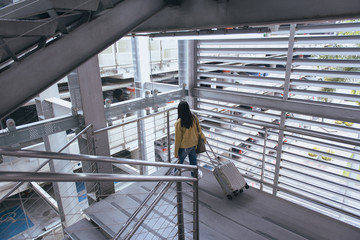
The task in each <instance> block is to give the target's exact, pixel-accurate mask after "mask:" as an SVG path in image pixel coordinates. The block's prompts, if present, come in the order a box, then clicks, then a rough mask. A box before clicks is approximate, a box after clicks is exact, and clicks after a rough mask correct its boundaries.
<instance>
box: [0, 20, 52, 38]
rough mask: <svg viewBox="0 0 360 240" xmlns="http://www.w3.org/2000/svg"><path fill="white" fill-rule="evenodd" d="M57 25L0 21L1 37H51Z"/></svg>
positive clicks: (39, 22)
mask: <svg viewBox="0 0 360 240" xmlns="http://www.w3.org/2000/svg"><path fill="white" fill-rule="evenodd" d="M56 28H57V23H56V22H52V21H29V20H26V21H25V20H5V19H0V36H2V37H3V38H9V37H18V36H51V35H53V34H55V31H56Z"/></svg>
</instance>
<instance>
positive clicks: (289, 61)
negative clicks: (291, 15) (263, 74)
mask: <svg viewBox="0 0 360 240" xmlns="http://www.w3.org/2000/svg"><path fill="white" fill-rule="evenodd" d="M295 31H296V24H291V25H290V36H289V46H288V54H287V61H286V71H285V83H284V94H283V95H284V97H283V100H287V99H288V98H289V89H290V76H291V68H292V58H293V52H294V42H295ZM285 120H286V112H285V111H281V117H280V128H281V129H280V130H279V138H278V148H277V153H276V165H275V172H274V174H275V176H274V186H275V187H274V188H273V195H275V196H276V194H277V186H278V181H279V173H280V162H281V153H282V145H283V141H284V130H282V129H284V127H285Z"/></svg>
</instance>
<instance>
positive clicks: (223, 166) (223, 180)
mask: <svg viewBox="0 0 360 240" xmlns="http://www.w3.org/2000/svg"><path fill="white" fill-rule="evenodd" d="M213 173H214V175H215V177H216V179H217V181H218V182H219V184H220V186H221V188H222V189H223V191H224V192H225V194H226V196H227V198H228V199H230V200H231V199H232V198H233V196H235V197H236V196H237V195H239V193H241V192H242V191H243V189H244V188H246V189H248V188H249V185H248V184H247V183H246V181H245V179H244V177H243V176H242V175H241V173H240V172H239V170H238V169H237V167H236V166H235V164H234V163H233V162H232V161H226V162H224V163H220V164H219V165H218V166H215V168H214V171H213Z"/></svg>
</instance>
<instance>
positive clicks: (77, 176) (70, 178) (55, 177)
mask: <svg viewBox="0 0 360 240" xmlns="http://www.w3.org/2000/svg"><path fill="white" fill-rule="evenodd" d="M19 180H20V181H26V182H94V181H98V182H176V181H180V182H195V181H196V179H195V178H193V177H183V176H182V177H177V176H171V175H168V176H153V175H149V176H140V175H129V174H110V173H50V172H38V173H34V172H14V171H0V182H16V181H19Z"/></svg>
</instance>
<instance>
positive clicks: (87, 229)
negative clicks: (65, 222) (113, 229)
mask: <svg viewBox="0 0 360 240" xmlns="http://www.w3.org/2000/svg"><path fill="white" fill-rule="evenodd" d="M65 232H66V233H67V234H68V235H69V236H70V237H71V239H76V240H78V239H86V240H107V239H108V238H107V237H106V236H105V235H104V234H103V233H102V232H101V230H99V229H98V228H97V227H96V226H95V225H94V224H92V223H91V222H89V221H88V220H86V219H81V220H80V221H78V222H77V223H75V224H73V225H71V226H70V227H67V228H65Z"/></svg>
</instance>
